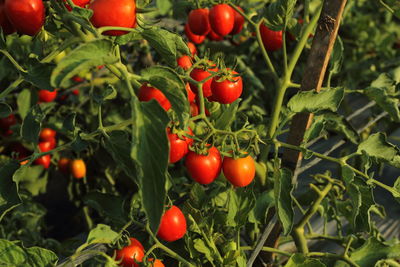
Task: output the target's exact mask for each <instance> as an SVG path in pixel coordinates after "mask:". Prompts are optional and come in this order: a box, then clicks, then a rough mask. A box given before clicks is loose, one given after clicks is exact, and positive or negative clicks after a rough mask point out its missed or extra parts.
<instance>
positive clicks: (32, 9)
mask: <svg viewBox="0 0 400 267" xmlns="http://www.w3.org/2000/svg"><path fill="white" fill-rule="evenodd" d="M5 13H6V14H7V17H8V19H9V20H10V22H11V24H12V25H13V26H14V28H15V29H16V30H17V32H19V33H22V34H27V35H30V36H34V35H36V34H37V33H38V32H39V31H40V29H41V28H42V26H43V24H44V17H45V9H44V5H43V1H42V0H6V1H5Z"/></svg>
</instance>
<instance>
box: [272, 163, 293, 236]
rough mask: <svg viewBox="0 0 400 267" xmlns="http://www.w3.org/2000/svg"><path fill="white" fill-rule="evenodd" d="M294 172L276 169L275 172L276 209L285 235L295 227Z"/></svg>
mask: <svg viewBox="0 0 400 267" xmlns="http://www.w3.org/2000/svg"><path fill="white" fill-rule="evenodd" d="M292 176H293V174H292V172H291V171H290V170H289V169H286V168H283V169H276V170H275V172H274V197H275V207H276V210H277V213H278V217H279V220H280V221H281V223H282V226H283V234H284V235H287V234H289V233H290V231H291V230H292V227H293V217H294V211H293V199H292V192H293V184H292Z"/></svg>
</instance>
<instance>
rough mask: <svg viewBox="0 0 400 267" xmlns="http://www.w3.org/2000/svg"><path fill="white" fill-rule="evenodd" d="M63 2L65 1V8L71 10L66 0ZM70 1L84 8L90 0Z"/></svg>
mask: <svg viewBox="0 0 400 267" xmlns="http://www.w3.org/2000/svg"><path fill="white" fill-rule="evenodd" d="M64 2H65V6H66V7H67V9H68V10H69V11H71V10H72V8H71V7H70V6H69V5H68V3H67V0H64ZM72 2H73V3H74V4H75V5H77V6H79V7H82V8H84V7H85V6H86V5H88V4H89V2H90V0H72Z"/></svg>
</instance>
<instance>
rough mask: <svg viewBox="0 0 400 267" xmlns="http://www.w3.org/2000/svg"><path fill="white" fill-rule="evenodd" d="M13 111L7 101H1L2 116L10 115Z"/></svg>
mask: <svg viewBox="0 0 400 267" xmlns="http://www.w3.org/2000/svg"><path fill="white" fill-rule="evenodd" d="M11 112H12V109H11V107H10V106H9V105H8V104H6V103H0V118H5V117H8V116H9V115H10V114H11Z"/></svg>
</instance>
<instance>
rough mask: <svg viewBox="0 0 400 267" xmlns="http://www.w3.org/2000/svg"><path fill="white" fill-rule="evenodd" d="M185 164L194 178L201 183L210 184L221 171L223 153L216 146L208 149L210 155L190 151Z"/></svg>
mask: <svg viewBox="0 0 400 267" xmlns="http://www.w3.org/2000/svg"><path fill="white" fill-rule="evenodd" d="M185 166H186V168H187V171H188V173H189V175H190V177H192V178H193V180H195V181H196V182H198V183H200V184H210V183H212V182H213V181H214V180H215V179H216V178H217V177H218V175H219V173H220V172H221V166H222V159H221V154H220V153H219V151H218V149H217V148H216V147H214V146H213V147H211V148H210V149H209V150H208V155H200V154H197V153H196V152H193V151H189V153H188V154H187V156H186V160H185Z"/></svg>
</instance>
